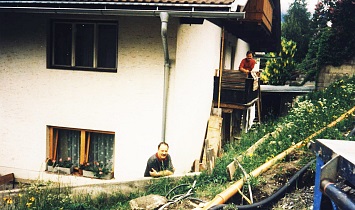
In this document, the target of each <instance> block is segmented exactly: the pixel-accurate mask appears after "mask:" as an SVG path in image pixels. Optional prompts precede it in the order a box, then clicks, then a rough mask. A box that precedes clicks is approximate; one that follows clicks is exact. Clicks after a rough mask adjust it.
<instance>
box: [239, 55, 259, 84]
mask: <svg viewBox="0 0 355 210" xmlns="http://www.w3.org/2000/svg"><path fill="white" fill-rule="evenodd" d="M246 56H247V57H246V58H244V59H243V60H242V61H241V62H240V65H239V71H241V72H244V73H245V74H246V75H247V76H248V77H249V78H250V77H251V75H250V72H251V71H252V70H253V68H254V66H255V63H256V61H255V60H254V59H253V52H252V51H248V52H247V54H246Z"/></svg>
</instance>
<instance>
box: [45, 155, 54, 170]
mask: <svg viewBox="0 0 355 210" xmlns="http://www.w3.org/2000/svg"><path fill="white" fill-rule="evenodd" d="M55 165H56V162H55V160H52V159H51V158H47V160H46V166H47V168H46V169H47V171H48V172H53V170H54V167H55Z"/></svg>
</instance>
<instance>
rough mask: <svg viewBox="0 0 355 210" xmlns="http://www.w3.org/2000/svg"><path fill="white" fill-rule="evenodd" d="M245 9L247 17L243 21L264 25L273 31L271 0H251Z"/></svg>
mask: <svg viewBox="0 0 355 210" xmlns="http://www.w3.org/2000/svg"><path fill="white" fill-rule="evenodd" d="M244 11H245V19H244V20H243V21H247V22H256V23H257V24H258V25H264V26H265V27H266V28H267V29H268V30H269V32H271V28H272V15H273V4H272V2H271V1H270V0H249V1H248V3H247V4H246V5H245V8H244Z"/></svg>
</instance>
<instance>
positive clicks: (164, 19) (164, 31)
mask: <svg viewBox="0 0 355 210" xmlns="http://www.w3.org/2000/svg"><path fill="white" fill-rule="evenodd" d="M160 20H161V38H162V42H163V50H164V90H163V115H162V118H163V119H162V135H161V141H162V142H165V136H166V135H165V131H166V120H167V107H168V92H169V75H170V58H169V50H168V21H169V14H168V13H167V12H162V13H160Z"/></svg>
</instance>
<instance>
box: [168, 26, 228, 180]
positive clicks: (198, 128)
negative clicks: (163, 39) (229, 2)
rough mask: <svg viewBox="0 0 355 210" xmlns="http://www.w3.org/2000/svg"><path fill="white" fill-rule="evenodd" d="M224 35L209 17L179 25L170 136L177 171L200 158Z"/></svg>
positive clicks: (184, 168) (173, 76)
mask: <svg viewBox="0 0 355 210" xmlns="http://www.w3.org/2000/svg"><path fill="white" fill-rule="evenodd" d="M207 31H208V33H207ZM220 35H221V29H220V28H219V27H217V26H215V25H213V24H212V23H210V22H208V21H204V24H203V25H187V24H186V25H181V26H180V27H179V29H178V39H177V52H176V68H175V69H174V70H173V71H172V72H171V80H170V95H169V108H168V129H167V139H166V140H167V142H168V143H169V144H170V148H171V149H170V153H171V155H172V157H173V158H174V160H173V161H174V166H175V167H176V171H177V173H184V172H187V170H190V168H191V166H192V164H193V161H194V160H195V159H199V158H200V154H201V151H202V146H203V141H204V137H205V132H206V126H207V121H208V118H209V116H210V111H211V104H212V98H213V97H212V96H213V76H214V73H215V69H218V65H219V50H220Z"/></svg>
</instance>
